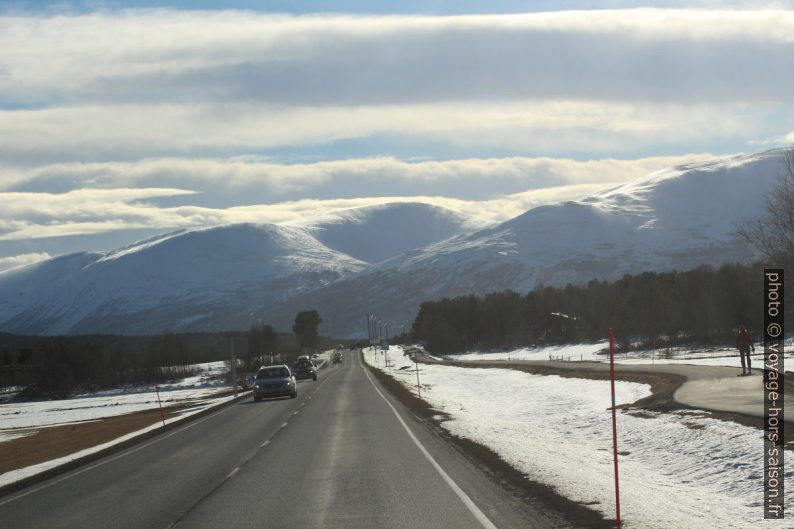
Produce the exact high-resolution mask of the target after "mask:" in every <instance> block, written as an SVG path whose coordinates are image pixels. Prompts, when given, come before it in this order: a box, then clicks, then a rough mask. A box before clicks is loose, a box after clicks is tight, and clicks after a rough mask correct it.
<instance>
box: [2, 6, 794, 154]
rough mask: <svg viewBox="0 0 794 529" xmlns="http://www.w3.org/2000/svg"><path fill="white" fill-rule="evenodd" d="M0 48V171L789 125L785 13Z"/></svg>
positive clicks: (254, 27) (654, 144)
mask: <svg viewBox="0 0 794 529" xmlns="http://www.w3.org/2000/svg"><path fill="white" fill-rule="evenodd" d="M0 49H2V50H3V51H4V52H3V54H1V55H0V160H4V161H5V162H6V163H19V164H29V165H32V164H36V163H41V162H42V161H45V162H47V161H49V162H55V161H64V160H66V161H68V160H72V161H74V160H80V161H93V160H135V159H140V158H151V157H168V156H205V157H206V156H223V157H228V156H233V155H241V154H250V153H261V152H266V151H268V150H272V149H288V148H292V149H298V150H300V149H306V148H307V147H309V146H314V147H320V148H321V147H323V146H328V145H332V144H334V143H339V144H343V143H344V142H346V141H347V142H349V141H352V140H362V139H367V138H384V137H387V138H392V139H394V141H396V142H398V143H399V142H402V143H406V144H409V145H415V146H421V145H423V144H434V145H449V146H452V147H454V148H456V149H459V150H463V151H465V150H473V149H479V152H482V151H490V152H492V153H496V152H499V153H500V154H504V153H505V151H509V152H531V153H533V154H535V155H538V154H547V155H550V156H560V155H561V154H562V153H566V154H570V153H583V154H584V155H594V156H598V157H603V156H604V153H609V154H611V155H613V156H614V155H618V154H624V155H626V156H637V153H643V154H647V153H648V152H676V151H679V149H677V148H671V147H670V146H681V145H692V144H697V145H699V146H703V145H708V142H712V143H713V142H725V141H734V142H735V141H736V140H737V139H741V140H744V141H746V140H752V139H757V138H768V137H776V136H778V135H779V130H778V129H779V128H780V126H781V124H782V123H789V122H790V120H791V118H792V113H793V112H794V91H791V90H790V89H789V87H791V86H794V67H792V66H794V65H793V64H792V57H794V11H789V10H782V9H780V10H772V9H769V10H764V9H759V10H697V9H678V10H672V9H671V10H664V9H628V10H605V11H561V12H543V13H528V14H519V15H468V16H352V15H323V16H320V15H311V16H288V15H272V14H262V13H251V12H238V11H221V12H191V11H180V10H168V9H156V10H139V11H110V12H100V13H88V14H81V15H55V16H32V15H15V16H0ZM339 148H340V149H341V148H343V147H339ZM701 149H702V147H701ZM372 150H373V152H372V154H382V153H384V152H387V153H388V152H389V151H388V146H387V147H386V148H384V149H379V146H378V144H377V143H376V144H375V145H374V146H373V147H372ZM688 150H691V148H690V149H688ZM679 152H680V151H679Z"/></svg>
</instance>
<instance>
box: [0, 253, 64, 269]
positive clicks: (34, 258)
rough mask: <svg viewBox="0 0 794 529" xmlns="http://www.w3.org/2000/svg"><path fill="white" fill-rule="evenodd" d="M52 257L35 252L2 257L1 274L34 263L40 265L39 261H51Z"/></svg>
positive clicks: (0, 258)
mask: <svg viewBox="0 0 794 529" xmlns="http://www.w3.org/2000/svg"><path fill="white" fill-rule="evenodd" d="M50 257H52V256H51V255H50V254H48V253H46V252H33V253H24V254H20V255H12V256H9V257H0V272H2V271H4V270H10V269H12V268H16V267H17V266H25V265H29V264H33V263H38V262H39V261H44V260H45V259H49V258H50Z"/></svg>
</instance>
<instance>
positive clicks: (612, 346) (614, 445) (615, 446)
mask: <svg viewBox="0 0 794 529" xmlns="http://www.w3.org/2000/svg"><path fill="white" fill-rule="evenodd" d="M609 377H610V380H611V385H612V455H613V460H614V462H615V513H616V517H615V522H616V525H615V526H616V527H617V529H620V528H621V527H622V526H623V523H622V522H621V521H620V486H619V485H618V423H617V417H616V415H615V414H616V410H615V337H614V336H613V334H612V327H610V328H609Z"/></svg>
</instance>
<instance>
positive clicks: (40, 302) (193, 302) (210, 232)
mask: <svg viewBox="0 0 794 529" xmlns="http://www.w3.org/2000/svg"><path fill="white" fill-rule="evenodd" d="M364 266H365V265H364V263H362V262H360V261H357V260H355V259H353V258H352V257H349V256H347V255H344V254H341V253H339V252H335V251H333V250H330V249H328V248H326V247H325V246H323V245H322V244H321V243H319V242H318V241H317V240H315V239H313V238H312V237H310V236H309V235H307V234H306V233H305V232H304V231H303V230H300V229H297V228H290V227H283V226H273V225H251V224H239V225H230V226H222V227H218V228H210V229H202V230H194V231H180V232H174V233H170V234H166V235H161V236H158V237H154V238H152V239H148V240H145V241H141V242H138V243H135V244H133V245H130V246H127V247H125V248H122V249H120V250H117V251H114V252H110V253H108V254H106V255H97V254H76V255H74V256H66V257H60V258H56V259H52V260H49V261H45V262H43V263H39V264H34V265H31V266H27V267H22V268H17V269H13V270H10V271H8V272H5V273H2V274H0V293H1V294H2V295H0V299H2V300H3V301H2V302H0V321H1V322H3V323H2V328H3V329H4V330H7V331H9V332H16V333H29V334H39V333H47V334H55V333H81V332H113V333H120V332H127V333H154V332H160V331H162V330H165V329H172V330H180V329H190V328H204V326H206V327H207V328H213V329H215V328H223V325H228V324H230V322H229V319H230V317H231V316H232V315H239V314H241V313H246V312H250V311H251V310H253V309H254V308H255V307H258V306H261V305H263V304H267V303H273V302H275V301H277V300H279V299H283V298H285V297H287V296H290V295H294V294H296V293H298V292H301V291H303V290H306V289H311V288H317V287H318V286H322V285H324V284H327V283H330V282H332V281H334V280H336V279H339V278H340V277H342V276H344V275H346V274H351V273H355V272H358V271H360V270H362V269H363V268H364Z"/></svg>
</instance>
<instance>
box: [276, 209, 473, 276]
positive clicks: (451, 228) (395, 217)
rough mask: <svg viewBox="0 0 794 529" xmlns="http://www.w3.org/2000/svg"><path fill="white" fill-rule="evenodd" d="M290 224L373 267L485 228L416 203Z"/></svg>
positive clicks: (458, 215)
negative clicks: (424, 247)
mask: <svg viewBox="0 0 794 529" xmlns="http://www.w3.org/2000/svg"><path fill="white" fill-rule="evenodd" d="M291 224H292V225H294V226H299V227H302V228H304V229H306V230H307V231H308V232H309V233H310V234H312V235H313V236H314V237H315V238H316V239H317V240H319V241H320V242H322V243H323V244H324V245H326V246H327V247H329V248H332V249H334V250H336V251H339V252H342V253H346V254H348V255H350V256H352V257H355V258H356V259H359V260H361V261H365V262H368V263H372V264H374V263H379V262H381V261H385V260H387V259H390V258H393V257H397V256H399V255H401V254H402V253H404V252H407V251H409V250H413V249H414V248H421V247H423V246H427V245H429V244H433V243H435V242H438V241H442V240H445V239H448V238H450V237H454V236H456V235H462V234H465V233H471V232H473V231H476V230H478V229H482V228H484V227H485V226H487V223H486V222H483V221H481V220H479V219H477V218H476V217H471V216H466V215H463V214H461V213H458V212H457V211H453V210H451V209H447V208H442V207H438V206H433V205H429V204H419V203H415V202H407V203H400V202H398V203H390V204H383V205H379V206H368V207H362V208H353V209H346V210H343V211H338V212H334V213H329V214H327V215H322V216H318V217H314V218H310V219H306V220H301V221H299V222H295V223H291Z"/></svg>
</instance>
